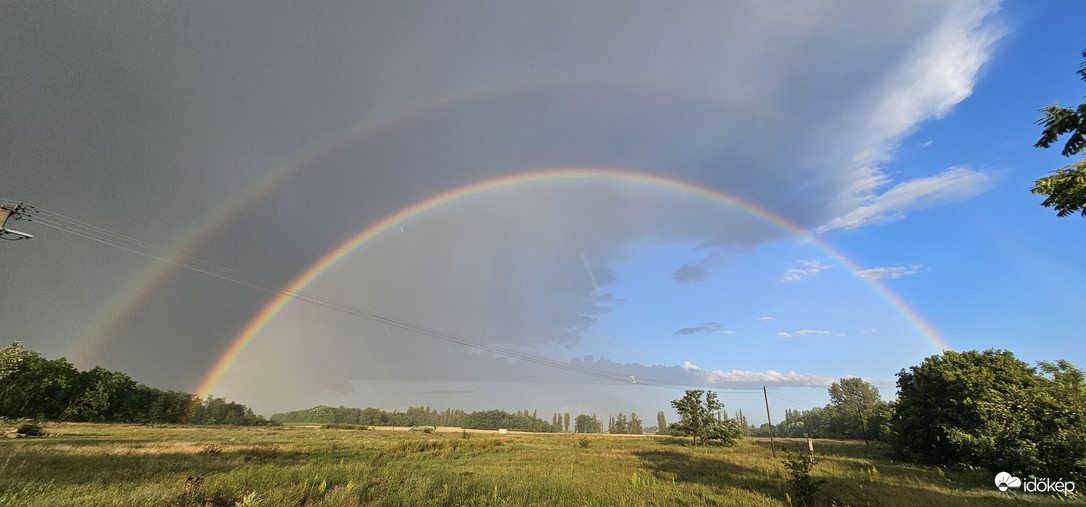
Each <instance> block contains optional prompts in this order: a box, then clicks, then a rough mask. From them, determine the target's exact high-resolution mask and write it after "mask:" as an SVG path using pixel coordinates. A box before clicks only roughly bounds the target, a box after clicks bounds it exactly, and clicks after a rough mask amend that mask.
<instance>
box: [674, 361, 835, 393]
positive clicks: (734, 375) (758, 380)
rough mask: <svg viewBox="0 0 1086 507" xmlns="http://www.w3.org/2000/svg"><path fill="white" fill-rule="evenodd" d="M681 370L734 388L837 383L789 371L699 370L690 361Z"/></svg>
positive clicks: (685, 362) (822, 385) (818, 385)
mask: <svg viewBox="0 0 1086 507" xmlns="http://www.w3.org/2000/svg"><path fill="white" fill-rule="evenodd" d="M683 369H685V370H686V371H688V372H690V373H692V374H694V376H696V377H699V378H700V379H701V380H703V381H704V382H705V383H707V384H714V385H725V386H728V385H731V386H734V387H745V386H755V385H764V384H776V385H777V386H808V387H829V386H830V384H833V383H834V382H836V381H837V379H835V378H831V377H825V376H822V375H812V374H804V373H796V372H794V371H790V372H788V373H781V372H778V371H775V370H767V371H764V372H761V371H748V370H732V371H723V370H706V369H703V368H699V367H698V366H697V365H695V364H693V363H691V362H690V361H684V362H683Z"/></svg>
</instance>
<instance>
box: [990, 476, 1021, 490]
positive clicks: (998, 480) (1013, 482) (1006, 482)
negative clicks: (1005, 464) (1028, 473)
mask: <svg viewBox="0 0 1086 507" xmlns="http://www.w3.org/2000/svg"><path fill="white" fill-rule="evenodd" d="M995 485H996V487H997V488H999V490H1000V491H1007V488H1021V487H1022V479H1019V478H1017V477H1015V476H1013V475H1011V474H1009V473H1007V472H999V473H998V474H996V476H995Z"/></svg>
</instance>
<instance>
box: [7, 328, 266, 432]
mask: <svg viewBox="0 0 1086 507" xmlns="http://www.w3.org/2000/svg"><path fill="white" fill-rule="evenodd" d="M0 417H4V418H11V419H22V418H27V419H48V420H55V421H75V422H116V423H143V424H147V423H152V424H167V423H168V424H234V425H262V424H269V421H268V420H266V419H265V418H264V417H262V416H259V415H257V414H254V413H253V411H252V410H250V409H249V407H246V406H245V405H242V404H240V403H234V402H229V401H226V400H225V399H223V398H214V397H211V396H208V397H207V399H204V400H201V399H200V398H199V397H197V396H196V395H194V394H191V393H186V392H181V391H163V390H161V389H156V388H153V387H149V386H146V385H144V384H140V383H138V382H136V381H135V380H133V379H132V378H131V377H129V376H128V375H126V374H124V373H121V372H118V371H110V370H107V369H105V368H102V367H100V366H95V367H94V368H91V369H89V370H86V371H80V370H78V369H76V368H75V367H74V366H72V364H71V363H69V362H68V361H67V360H66V359H65V358H63V357H62V358H59V359H53V360H48V359H45V358H43V357H41V354H38V353H37V352H34V351H30V350H26V349H24V348H23V346H22V344H21V343H19V342H13V343H12V344H11V345H8V346H7V347H5V348H4V349H2V350H0Z"/></svg>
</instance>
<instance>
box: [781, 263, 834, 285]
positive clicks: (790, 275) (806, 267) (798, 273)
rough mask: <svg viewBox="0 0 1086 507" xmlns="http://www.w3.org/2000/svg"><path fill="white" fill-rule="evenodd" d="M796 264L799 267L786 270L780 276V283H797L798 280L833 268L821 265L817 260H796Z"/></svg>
mask: <svg viewBox="0 0 1086 507" xmlns="http://www.w3.org/2000/svg"><path fill="white" fill-rule="evenodd" d="M796 263H797V264H799V266H800V267H798V268H788V270H786V271H785V272H784V275H783V276H781V281H782V282H798V281H800V280H805V279H807V278H810V277H812V276H815V275H817V274H818V273H820V272H822V271H825V270H827V269H830V268H831V267H833V266H832V265H830V264H823V263H822V261H819V260H798V261H796Z"/></svg>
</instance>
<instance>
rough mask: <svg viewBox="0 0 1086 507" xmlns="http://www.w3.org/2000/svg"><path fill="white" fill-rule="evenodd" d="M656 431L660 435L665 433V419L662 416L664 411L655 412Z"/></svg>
mask: <svg viewBox="0 0 1086 507" xmlns="http://www.w3.org/2000/svg"><path fill="white" fill-rule="evenodd" d="M656 433H657V434H660V435H667V419H665V418H664V413H663V412H662V411H661V412H657V413H656Z"/></svg>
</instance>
